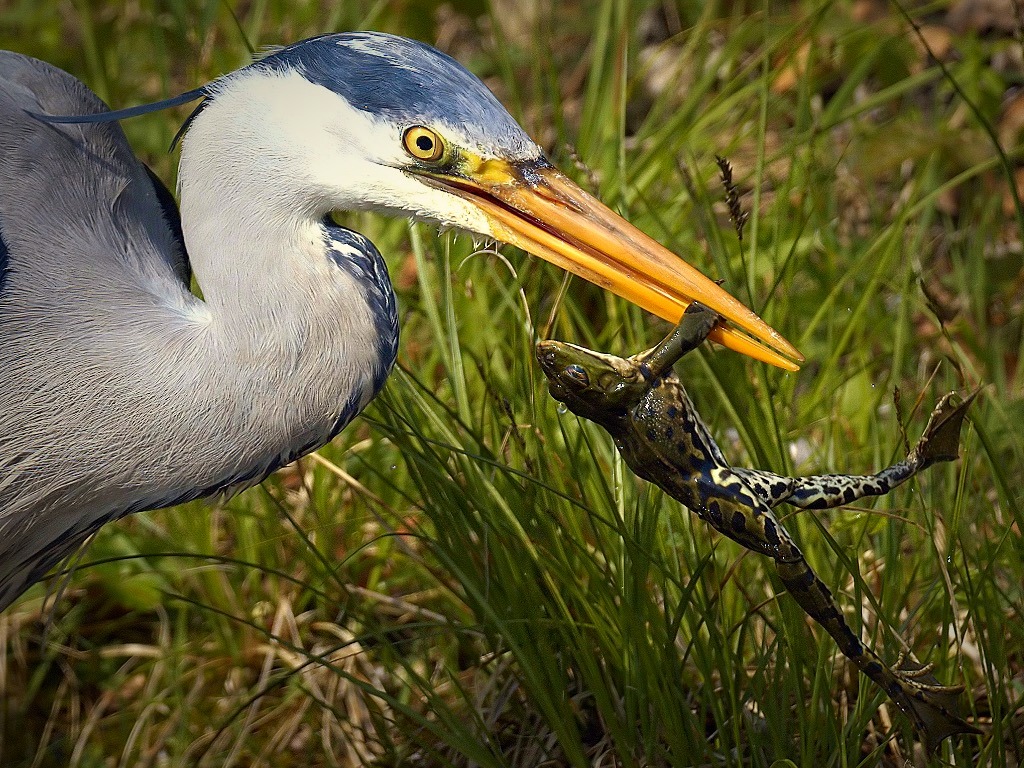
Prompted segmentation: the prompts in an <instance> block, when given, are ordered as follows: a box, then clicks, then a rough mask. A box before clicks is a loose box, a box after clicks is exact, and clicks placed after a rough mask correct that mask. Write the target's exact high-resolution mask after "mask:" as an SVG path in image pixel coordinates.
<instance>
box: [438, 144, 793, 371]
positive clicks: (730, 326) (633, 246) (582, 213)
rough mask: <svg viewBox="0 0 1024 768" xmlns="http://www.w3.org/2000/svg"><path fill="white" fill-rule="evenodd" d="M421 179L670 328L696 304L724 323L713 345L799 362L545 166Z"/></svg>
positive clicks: (675, 260) (477, 169)
mask: <svg viewBox="0 0 1024 768" xmlns="http://www.w3.org/2000/svg"><path fill="white" fill-rule="evenodd" d="M427 178H429V179H431V180H432V181H433V182H434V183H435V184H437V185H438V186H441V187H443V188H444V189H446V190H447V191H448V192H451V193H453V194H455V195H458V196H459V197H461V198H463V199H464V200H466V201H468V202H470V203H472V204H473V205H475V206H476V207H477V208H479V209H480V210H482V211H483V212H484V214H485V215H486V216H487V218H488V220H489V221H490V223H491V228H492V232H491V234H492V235H493V236H494V237H495V238H497V239H498V240H501V241H502V242H505V243H509V244H510V245H515V246H517V247H519V248H522V249H523V250H525V251H528V252H529V253H532V254H534V255H535V256H539V257H541V258H543V259H546V260H547V261H550V262H551V263H553V264H555V265H557V266H559V267H561V268H562V269H565V270H567V271H569V272H572V273H573V274H576V275H579V276H580V277H582V278H584V279H585V280H589V281H590V282H592V283H595V284H597V285H600V286H602V287H603V288H607V289H608V290H609V291H612V292H613V293H615V294H617V295H619V296H622V297H623V298H625V299H628V300H629V301H631V302H633V303H634V304H637V305H639V306H641V307H643V308H644V309H646V310H647V311H649V312H652V313H654V314H656V315H658V316H659V317H663V318H664V319H666V320H669V321H671V322H678V320H679V318H680V317H681V316H682V314H683V311H684V310H685V309H686V307H687V306H688V305H689V304H690V303H691V302H694V301H699V302H700V303H701V304H704V305H705V306H707V307H709V308H711V309H712V310H714V311H715V312H717V313H718V314H719V315H721V316H722V318H723V322H720V323H719V324H718V325H717V326H715V328H714V329H713V330H712V332H711V334H710V337H709V338H711V339H712V340H714V341H717V342H718V343H719V344H722V345H723V346H725V347H728V348H729V349H732V350H735V351H737V352H741V353H742V354H745V355H749V356H750V357H753V358H755V359H756V360H762V361H764V362H766V363H771V364H772V365H776V366H778V367H780V368H784V369H786V370H789V371H796V370H798V369H799V365H798V363H799V362H803V359H804V358H803V356H802V355H801V354H800V353H799V352H798V351H797V349H796V348H795V347H794V346H793V345H792V344H790V343H789V342H788V341H786V340H785V339H784V338H783V337H782V335H781V334H779V333H778V332H777V331H775V330H774V329H773V328H771V326H769V325H768V324H767V323H765V322H764V321H763V320H762V319H761V318H760V317H758V316H757V315H755V314H754V313H753V312H751V311H750V310H749V309H747V308H746V307H745V306H744V305H743V304H741V303H740V302H739V301H737V300H736V299H734V298H733V297H732V296H730V295H729V294H728V293H726V292H725V291H724V290H722V289H721V288H720V287H719V286H718V285H717V284H716V283H714V282H713V281H712V280H710V279H708V278H707V277H705V276H704V275H703V274H701V273H700V272H699V271H698V270H697V269H695V268H694V267H691V266H690V265H689V264H687V263H686V262H685V261H683V260H682V259H680V258H679V257H678V256H676V255H675V254H673V253H672V252H671V251H669V250H668V249H667V248H665V247H664V246H662V245H661V244H660V243H658V242H657V241H656V240H654V239H652V238H651V237H649V236H647V235H645V234H644V233H643V232H641V231H640V230H639V229H637V228H636V227H634V226H633V225H632V224H630V223H629V222H627V221H626V220H625V219H623V218H622V217H621V216H618V215H617V214H615V213H614V212H612V211H611V210H610V209H609V208H607V207H606V206H605V205H604V204H603V203H601V202H600V201H599V200H597V199H596V198H595V197H593V196H592V195H590V194H588V193H587V192H585V191H584V190H582V189H580V187H579V186H577V185H576V184H574V183H573V182H572V181H570V180H569V179H568V178H567V177H566V176H564V175H563V174H562V173H560V172H559V171H558V170H557V169H555V168H553V167H551V166H550V165H547V164H538V163H534V164H530V165H523V166H516V165H512V164H510V163H507V162H505V161H501V160H494V159H488V160H483V159H480V158H475V157H465V158H464V163H463V164H462V167H461V168H460V169H459V173H458V175H454V174H453V175H449V174H441V173H431V174H429V176H427Z"/></svg>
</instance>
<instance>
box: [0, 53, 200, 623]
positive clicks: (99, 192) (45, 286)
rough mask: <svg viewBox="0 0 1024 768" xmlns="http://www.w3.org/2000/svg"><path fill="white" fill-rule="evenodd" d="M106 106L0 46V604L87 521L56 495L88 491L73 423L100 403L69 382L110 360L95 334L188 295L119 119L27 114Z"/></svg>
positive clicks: (166, 217) (171, 226)
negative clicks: (86, 120) (78, 120)
mask: <svg viewBox="0 0 1024 768" xmlns="http://www.w3.org/2000/svg"><path fill="white" fill-rule="evenodd" d="M105 110H106V107H105V106H104V105H103V103H102V102H101V101H100V100H99V99H98V98H97V97H96V96H95V95H93V94H92V93H91V92H90V91H89V90H88V89H87V88H86V87H85V86H84V85H82V84H81V83H80V82H78V81H77V80H76V79H75V78H73V77H72V76H70V75H68V74H66V73H64V72H62V71H61V70H59V69H57V68H55V67H52V66H50V65H48V64H46V63H44V62H41V61H37V60H35V59H31V58H28V57H25V56H21V55H18V54H14V53H8V52H3V51H0V372H2V373H0V609H2V608H3V607H5V606H6V605H7V604H8V603H10V602H11V601H12V600H13V599H14V598H15V597H17V595H18V594H20V592H21V591H23V590H24V589H25V587H27V586H28V585H29V584H31V583H32V581H34V580H36V579H38V578H39V576H40V575H41V573H39V569H40V568H45V567H48V566H49V565H51V564H54V563H55V562H56V561H58V560H59V559H60V558H61V557H62V556H63V555H65V554H67V553H69V552H71V551H73V549H74V548H75V547H76V546H77V545H78V544H80V543H81V542H82V541H83V540H84V539H85V538H86V537H87V536H88V535H89V534H90V533H91V532H92V531H93V530H95V528H96V527H98V522H97V521H96V520H93V519H88V518H83V519H76V518H69V517H68V513H70V512H71V510H66V509H65V507H64V503H63V502H64V499H66V498H67V494H68V493H69V489H72V488H74V489H75V490H74V492H75V494H76V496H77V497H78V498H80V499H85V500H86V501H88V499H90V498H92V497H95V496H96V495H97V494H98V493H99V492H98V491H97V490H96V489H89V488H86V487H83V486H82V483H81V478H82V477H83V476H85V474H86V473H84V472H83V471H79V469H80V465H85V464H86V463H87V462H88V461H89V460H90V457H88V456H85V455H84V454H83V453H82V452H81V451H79V450H78V446H79V445H80V441H78V440H77V436H76V434H75V431H76V430H80V431H83V432H84V431H85V430H89V431H90V432H94V431H95V429H96V424H97V422H96V420H95V419H93V420H92V422H90V421H89V420H88V419H86V418H85V416H83V415H82V411H83V409H89V408H91V409H92V410H94V411H96V412H100V411H101V410H102V408H103V407H104V406H105V404H103V403H88V402H83V401H82V400H80V399H78V400H76V399H75V397H76V396H75V395H74V392H76V391H82V388H81V387H79V388H78V389H77V390H76V382H77V381H79V380H84V379H88V378H89V377H93V378H95V377H96V376H99V375H100V373H98V372H97V368H98V366H99V365H101V364H103V365H107V366H108V367H109V366H110V365H111V364H112V361H109V360H102V361H100V360H99V359H98V357H97V355H96V353H95V352H94V351H93V350H94V349H96V347H95V346H94V345H95V344H96V341H97V339H102V338H103V337H102V334H103V333H107V334H109V333H111V332H117V331H116V329H117V328H119V327H120V328H122V329H123V328H124V327H126V326H125V325H124V323H127V322H136V320H131V321H129V320H127V319H122V320H121V321H120V322H121V326H118V325H117V324H116V323H113V322H111V315H112V313H116V312H119V311H121V308H123V307H126V306H129V305H131V306H132V307H133V314H132V315H131V317H132V318H138V319H141V321H143V322H144V321H145V320H146V318H147V317H148V316H151V315H152V313H153V312H155V311H158V309H159V308H167V307H170V308H172V309H173V308H187V307H188V306H189V305H190V302H194V300H195V299H194V297H192V296H191V294H190V293H189V291H188V281H189V274H188V263H187V259H186V257H185V252H184V246H183V244H182V240H181V234H180V232H181V230H180V221H179V219H178V214H177V209H176V206H175V205H174V201H173V198H172V197H171V196H170V193H169V192H167V191H166V189H165V188H163V186H162V185H159V186H157V184H156V181H155V179H154V178H153V177H151V176H150V175H149V174H148V172H147V170H146V168H145V166H144V165H143V164H142V163H141V162H139V160H138V159H137V158H136V157H135V155H134V154H133V153H132V151H131V148H130V147H129V145H128V143H127V140H126V139H125V137H124V134H123V132H122V131H121V128H120V126H118V125H117V124H116V123H109V124H95V125H73V124H70V125H53V124H48V123H44V122H42V121H40V120H39V119H37V118H35V117H33V116H32V115H31V114H29V113H30V112H36V113H46V114H87V113H95V112H99V111H105ZM147 297H148V298H147ZM150 308H152V309H150ZM124 317H125V318H126V317H128V316H127V315H125V316H124ZM110 329H115V330H113V331H112V330H110ZM108 346H109V345H108ZM69 351H74V354H73V355H71V356H68V355H66V354H65V353H66V352H69ZM69 466H75V467H76V468H79V469H76V470H75V471H74V472H73V471H71V470H66V469H65V468H66V467H69ZM102 506H103V505H102V504H97V508H100V507H102Z"/></svg>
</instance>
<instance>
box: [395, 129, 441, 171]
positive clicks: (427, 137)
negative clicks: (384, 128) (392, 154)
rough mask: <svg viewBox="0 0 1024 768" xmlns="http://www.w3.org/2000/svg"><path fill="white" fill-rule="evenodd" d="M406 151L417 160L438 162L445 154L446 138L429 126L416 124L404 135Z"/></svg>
mask: <svg viewBox="0 0 1024 768" xmlns="http://www.w3.org/2000/svg"><path fill="white" fill-rule="evenodd" d="M402 141H403V142H404V144H405V151H406V152H408V153H409V154H410V155H412V156H413V157H415V158H416V159H417V160H423V161H424V162H427V163H436V162H437V161H438V160H440V159H441V158H442V157H443V156H444V140H443V139H442V138H441V137H440V136H439V135H438V134H437V132H436V131H432V130H430V129H429V128H427V127H425V126H422V125H414V126H413V127H412V128H409V129H408V130H407V131H406V132H405V134H404V135H403V136H402Z"/></svg>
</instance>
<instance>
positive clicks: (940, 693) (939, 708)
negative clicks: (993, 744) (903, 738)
mask: <svg viewBox="0 0 1024 768" xmlns="http://www.w3.org/2000/svg"><path fill="white" fill-rule="evenodd" d="M933 669H934V665H933V664H922V663H920V662H919V661H916V660H914V659H912V658H910V657H909V656H907V655H906V654H905V653H901V654H900V655H899V657H898V658H897V659H896V664H895V666H894V667H893V674H894V675H895V676H896V678H897V684H898V688H899V690H898V691H896V692H889V693H890V695H891V696H892V698H893V700H894V701H896V703H897V704H898V705H899V706H900V708H901V709H902V710H903V711H904V712H906V714H907V715H908V716H909V717H910V718H911V719H912V720H913V721H914V725H915V726H916V728H917V731H918V733H919V734H920V735H921V741H922V742H923V743H924V747H925V750H926V751H928V752H934V751H935V750H937V749H938V748H939V745H940V744H941V743H942V742H943V741H944V740H945V739H947V738H949V737H950V736H955V735H957V734H958V733H974V734H977V733H981V731H980V730H978V729H977V728H975V727H974V726H973V725H971V724H970V723H968V722H967V721H966V720H964V719H963V717H961V715H960V695H961V694H962V693H963V692H964V686H962V685H942V684H941V683H939V681H938V680H937V679H936V678H935V676H934V675H933V674H932V670H933Z"/></svg>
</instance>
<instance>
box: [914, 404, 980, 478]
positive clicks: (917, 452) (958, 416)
mask: <svg viewBox="0 0 1024 768" xmlns="http://www.w3.org/2000/svg"><path fill="white" fill-rule="evenodd" d="M980 391H981V390H980V389H976V390H974V391H973V392H972V393H971V394H969V395H968V396H967V397H965V398H963V399H962V400H960V398H959V396H958V395H957V393H956V392H950V393H949V394H948V395H946V396H945V397H943V398H942V399H941V400H939V402H938V405H936V406H935V410H934V411H932V415H931V416H930V417H929V418H928V424H927V425H926V426H925V428H924V433H923V434H922V435H921V439H920V440H918V441H917V445H915V446H914V450H913V451H911V457H913V458H914V459H917V460H919V461H920V462H921V464H922V466H928V465H930V464H934V463H935V462H937V461H954V460H955V459H956V458H957V456H959V454H960V430H961V428H962V427H963V423H964V417H965V416H966V415H967V409H968V408H970V407H971V403H973V402H974V398H975V397H977V396H978V392H980ZM957 400H960V402H957Z"/></svg>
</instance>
